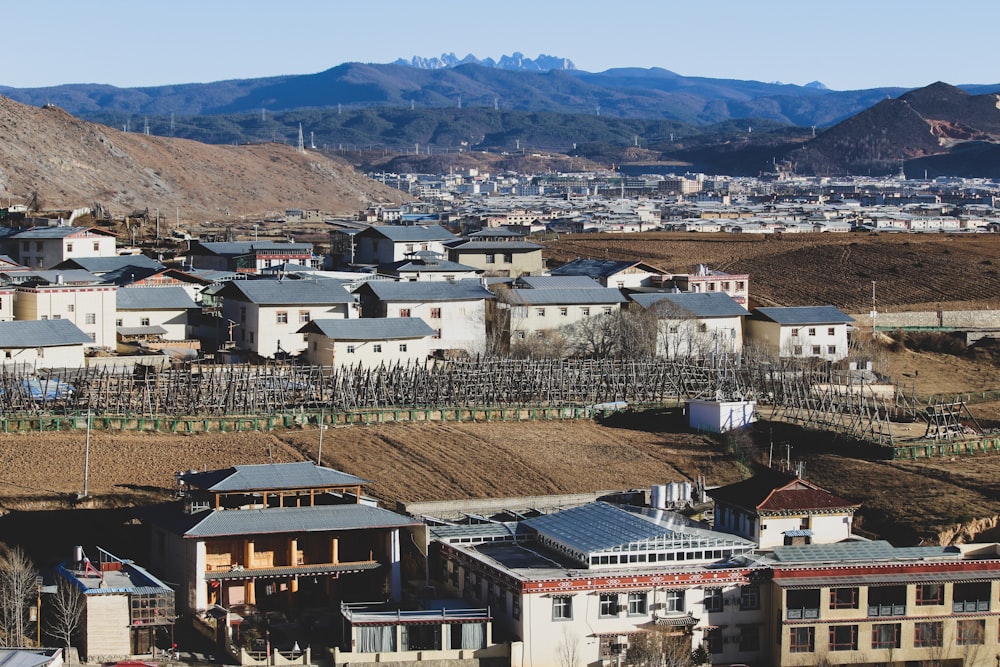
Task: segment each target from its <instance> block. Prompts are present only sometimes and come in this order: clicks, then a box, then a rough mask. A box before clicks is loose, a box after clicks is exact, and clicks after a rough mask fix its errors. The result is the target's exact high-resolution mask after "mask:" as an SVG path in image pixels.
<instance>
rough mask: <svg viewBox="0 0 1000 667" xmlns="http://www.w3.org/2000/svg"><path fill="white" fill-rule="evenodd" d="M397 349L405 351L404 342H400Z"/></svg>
mask: <svg viewBox="0 0 1000 667" xmlns="http://www.w3.org/2000/svg"><path fill="white" fill-rule="evenodd" d="M399 351H400V352H406V343H400V344H399Z"/></svg>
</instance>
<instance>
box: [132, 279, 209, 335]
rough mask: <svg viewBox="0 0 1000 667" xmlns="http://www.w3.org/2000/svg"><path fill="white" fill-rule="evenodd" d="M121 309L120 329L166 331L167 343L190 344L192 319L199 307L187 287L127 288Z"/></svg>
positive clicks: (164, 332)
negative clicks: (190, 316)
mask: <svg viewBox="0 0 1000 667" xmlns="http://www.w3.org/2000/svg"><path fill="white" fill-rule="evenodd" d="M117 307H118V317H117V319H116V320H115V326H116V327H126V328H130V329H141V328H146V327H162V328H163V334H162V337H163V339H164V340H186V339H187V338H189V333H190V332H189V325H188V316H189V315H190V313H191V312H192V311H193V310H195V309H197V308H198V304H197V303H195V302H194V299H192V298H191V297H190V296H189V295H188V293H187V291H186V290H185V289H184V288H183V287H123V288H121V289H119V290H118V294H117Z"/></svg>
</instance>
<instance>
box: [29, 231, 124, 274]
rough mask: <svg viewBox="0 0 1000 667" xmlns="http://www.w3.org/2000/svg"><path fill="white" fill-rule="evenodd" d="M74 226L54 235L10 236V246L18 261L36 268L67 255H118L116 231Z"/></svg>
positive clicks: (52, 262)
mask: <svg viewBox="0 0 1000 667" xmlns="http://www.w3.org/2000/svg"><path fill="white" fill-rule="evenodd" d="M57 229H58V228H57ZM74 229H78V230H79V231H75V232H73V233H72V234H70V235H68V236H56V237H52V238H42V237H35V236H30V237H29V236H28V235H27V233H25V234H23V235H17V237H15V238H14V239H11V247H12V249H13V250H14V251H15V253H16V257H17V261H19V262H20V263H21V264H23V265H24V266H27V267H30V268H34V269H38V268H42V269H46V268H49V267H52V266H55V265H56V264H58V263H60V262H63V261H65V260H67V259H77V258H80V257H114V256H115V254H116V249H115V248H116V242H117V239H116V238H115V236H114V235H113V234H110V233H108V232H101V231H97V230H92V229H87V228H85V227H79V228H74Z"/></svg>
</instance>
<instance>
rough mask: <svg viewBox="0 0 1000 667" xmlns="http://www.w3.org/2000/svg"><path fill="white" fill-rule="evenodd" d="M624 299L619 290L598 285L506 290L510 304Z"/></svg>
mask: <svg viewBox="0 0 1000 667" xmlns="http://www.w3.org/2000/svg"><path fill="white" fill-rule="evenodd" d="M588 280H589V279H588ZM626 301H627V299H626V298H625V296H624V295H623V294H622V293H621V290H618V289H615V288H611V287H600V286H598V287H585V288H581V289H572V288H571V289H512V290H510V291H509V292H507V302H508V303H510V304H511V305H520V304H523V305H529V306H542V305H562V304H567V305H570V304H583V305H586V304H591V303H595V304H606V303H625V302H626ZM595 314H596V313H595Z"/></svg>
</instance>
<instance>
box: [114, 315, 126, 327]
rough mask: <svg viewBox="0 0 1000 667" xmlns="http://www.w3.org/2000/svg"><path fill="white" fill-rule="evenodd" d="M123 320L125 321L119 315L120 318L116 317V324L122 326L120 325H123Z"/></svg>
mask: <svg viewBox="0 0 1000 667" xmlns="http://www.w3.org/2000/svg"><path fill="white" fill-rule="evenodd" d="M123 321H124V320H122V318H120V317H119V318H118V319H116V320H115V326H116V327H120V326H122V322H123Z"/></svg>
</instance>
